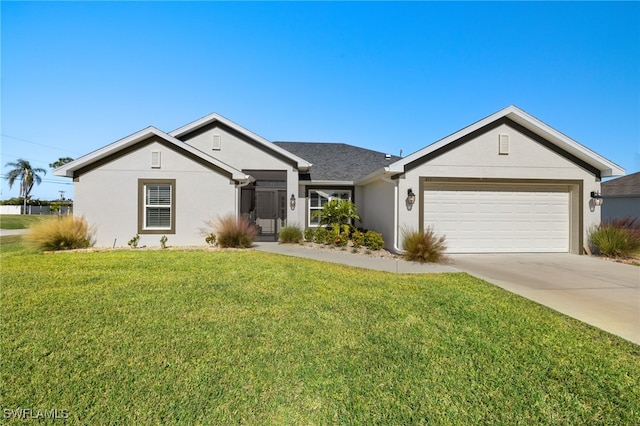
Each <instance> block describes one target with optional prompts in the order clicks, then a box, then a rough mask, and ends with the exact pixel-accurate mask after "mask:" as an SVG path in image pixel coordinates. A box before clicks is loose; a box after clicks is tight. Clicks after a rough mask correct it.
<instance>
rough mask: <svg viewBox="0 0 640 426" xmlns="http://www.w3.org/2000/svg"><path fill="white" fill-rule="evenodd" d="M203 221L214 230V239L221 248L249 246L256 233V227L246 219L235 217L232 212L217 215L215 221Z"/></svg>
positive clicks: (251, 244)
mask: <svg viewBox="0 0 640 426" xmlns="http://www.w3.org/2000/svg"><path fill="white" fill-rule="evenodd" d="M205 223H206V224H207V226H208V227H209V228H211V230H213V231H214V232H213V233H214V234H215V236H216V238H215V241H216V242H217V244H218V246H219V247H222V248H250V247H251V246H253V242H254V241H255V238H256V234H257V233H258V231H257V229H256V227H255V226H253V225H252V224H251V223H249V221H248V220H247V219H245V218H243V217H239V218H236V217H234V216H233V215H232V214H228V215H226V216H218V217H217V220H216V221H206V222H205ZM209 233H210V232H207V234H209Z"/></svg>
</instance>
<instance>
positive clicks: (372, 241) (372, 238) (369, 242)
mask: <svg viewBox="0 0 640 426" xmlns="http://www.w3.org/2000/svg"><path fill="white" fill-rule="evenodd" d="M363 244H364V246H365V247H367V248H369V249H371V250H381V249H382V248H383V247H384V239H382V234H381V233H379V232H375V231H367V232H366V233H365V234H364V237H363Z"/></svg>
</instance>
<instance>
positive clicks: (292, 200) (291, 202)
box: [289, 194, 296, 210]
mask: <svg viewBox="0 0 640 426" xmlns="http://www.w3.org/2000/svg"><path fill="white" fill-rule="evenodd" d="M289 207H291V210H295V209H296V196H295V195H293V194H291V198H289Z"/></svg>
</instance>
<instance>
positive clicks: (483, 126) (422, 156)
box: [387, 105, 624, 177]
mask: <svg viewBox="0 0 640 426" xmlns="http://www.w3.org/2000/svg"><path fill="white" fill-rule="evenodd" d="M501 124H507V125H509V126H511V127H513V128H514V129H515V130H518V131H519V132H521V133H523V134H525V135H527V136H528V137H530V138H531V139H533V140H535V141H537V142H538V143H540V144H542V145H544V146H545V147H547V148H549V149H551V150H552V151H554V152H556V153H557V154H559V155H562V156H564V157H565V158H567V159H568V160H570V161H572V162H574V163H575V164H577V165H579V166H580V167H582V168H584V169H586V170H589V171H590V172H591V173H593V174H594V175H595V176H598V177H601V176H603V177H607V176H619V175H621V174H624V169H622V168H621V167H620V166H618V165H617V164H615V163H613V162H611V161H609V160H607V159H606V158H604V157H602V156H600V155H598V154H596V153H595V152H593V151H591V150H590V149H589V148H587V147H585V146H583V145H581V144H580V143H578V142H576V141H574V140H573V139H571V138H569V137H568V136H566V135H564V134H562V133H560V132H558V131H557V130H555V129H553V128H552V127H550V126H548V125H547V124H545V123H543V122H542V121H540V120H538V119H536V118H534V117H533V116H531V115H529V114H527V113H526V112H524V111H522V110H521V109H519V108H518V107H516V106H513V105H512V106H509V107H507V108H505V109H503V110H501V111H498V112H496V113H495V114H492V115H490V116H488V117H486V118H484V119H482V120H480V121H477V122H476V123H473V124H472V125H470V126H467V127H465V128H464V129H462V130H459V131H457V132H455V133H453V134H451V135H449V136H447V137H445V138H444V139H441V140H439V141H437V142H435V143H433V144H431V145H429V146H427V147H425V148H423V149H421V150H419V151H416V152H414V153H413V154H411V155H408V156H407V157H405V158H403V159H401V160H399V161H396V162H394V163H393V164H391V165H390V166H389V168H388V170H387V172H388V173H391V174H402V173H405V172H407V171H409V170H411V169H413V168H414V167H417V166H419V165H420V164H424V163H425V162H427V161H429V160H431V159H432V158H435V157H437V156H439V155H442V154H443V153H445V152H447V151H450V150H451V149H454V148H456V147H458V146H460V145H462V144H464V143H466V142H467V141H469V140H471V139H473V138H474V137H476V136H477V135H479V134H482V133H484V132H486V131H488V130H490V129H492V128H495V127H497V126H499V125H501Z"/></svg>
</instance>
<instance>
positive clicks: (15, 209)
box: [0, 206, 71, 215]
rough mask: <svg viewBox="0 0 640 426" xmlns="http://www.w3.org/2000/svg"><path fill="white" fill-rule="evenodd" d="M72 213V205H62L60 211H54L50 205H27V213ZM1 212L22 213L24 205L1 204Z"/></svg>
mask: <svg viewBox="0 0 640 426" xmlns="http://www.w3.org/2000/svg"><path fill="white" fill-rule="evenodd" d="M70 213H71V207H70V206H62V207H60V211H53V210H51V208H50V207H49V206H27V214H35V215H40V214H46V215H56V214H59V215H66V214H70ZM0 214H22V206H0Z"/></svg>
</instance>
